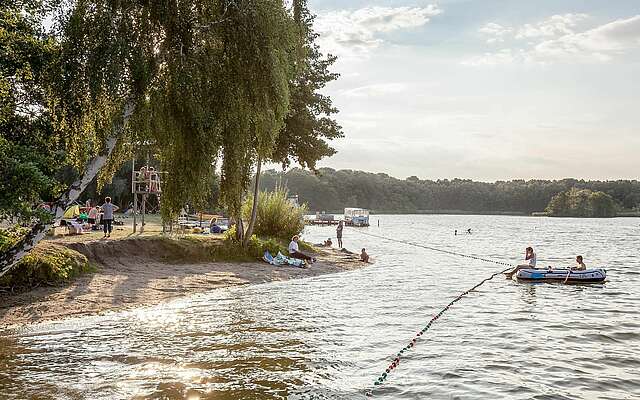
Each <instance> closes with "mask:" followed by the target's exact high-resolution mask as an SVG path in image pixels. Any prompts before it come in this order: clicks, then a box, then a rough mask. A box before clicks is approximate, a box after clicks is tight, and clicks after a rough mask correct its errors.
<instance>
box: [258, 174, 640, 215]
mask: <svg viewBox="0 0 640 400" xmlns="http://www.w3.org/2000/svg"><path fill="white" fill-rule="evenodd" d="M278 184H284V185H286V186H287V187H288V188H289V191H290V193H291V194H296V195H298V196H299V200H300V202H303V203H307V205H308V206H309V210H311V211H327V212H338V211H340V210H343V209H344V208H345V207H362V208H368V209H370V210H372V211H374V212H377V213H477V214H520V215H530V214H532V213H534V212H544V211H545V210H547V209H548V207H549V205H550V202H551V200H552V199H553V198H554V197H555V196H557V195H558V194H560V193H563V192H568V191H570V190H571V189H578V190H582V189H587V190H589V191H593V192H603V193H605V194H607V195H609V196H610V197H611V198H612V199H613V201H614V202H615V205H616V215H640V214H639V213H638V211H640V210H639V208H640V182H639V181H636V180H616V181H585V180H578V179H562V180H540V179H534V180H520V179H516V180H511V181H497V182H492V183H489V182H476V181H473V180H469V179H451V180H449V179H439V180H435V181H434V180H422V179H419V178H417V177H415V176H413V177H409V178H407V179H398V178H394V177H391V176H389V175H387V174H384V173H370V172H363V171H354V170H334V169H331V168H321V169H319V170H318V171H317V172H316V173H315V174H314V173H313V172H309V171H304V170H301V169H291V170H289V171H287V172H279V171H275V170H268V171H265V172H264V173H263V175H262V179H261V187H262V189H263V190H271V189H273V188H275V187H276V185H278ZM556 211H557V209H556ZM555 214H556V215H557V214H558V213H557V212H556V213H555ZM594 216H595V215H594ZM603 216H610V215H603Z"/></svg>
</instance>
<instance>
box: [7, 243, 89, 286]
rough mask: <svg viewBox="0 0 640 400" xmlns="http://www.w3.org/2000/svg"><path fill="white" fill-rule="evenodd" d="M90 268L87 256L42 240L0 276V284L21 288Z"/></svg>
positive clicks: (58, 280) (58, 281)
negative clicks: (10, 269)
mask: <svg viewBox="0 0 640 400" xmlns="http://www.w3.org/2000/svg"><path fill="white" fill-rule="evenodd" d="M91 269H92V268H91V265H90V264H89V260H88V259H87V257H85V256H84V255H82V254H80V253H79V252H77V251H75V250H72V249H69V248H67V247H65V246H61V245H57V244H53V243H42V244H40V245H39V246H38V247H36V248H35V249H33V250H32V251H31V253H29V254H28V255H27V256H25V257H24V258H23V259H22V260H21V261H20V263H19V264H18V265H16V267H15V268H14V269H13V270H12V271H11V272H9V273H8V274H6V275H5V276H3V277H2V278H0V286H2V287H8V288H22V289H28V288H32V287H36V286H42V285H49V286H55V285H60V284H64V283H66V282H69V281H70V280H71V279H73V278H74V277H76V276H78V275H80V274H81V273H83V272H89V271H91Z"/></svg>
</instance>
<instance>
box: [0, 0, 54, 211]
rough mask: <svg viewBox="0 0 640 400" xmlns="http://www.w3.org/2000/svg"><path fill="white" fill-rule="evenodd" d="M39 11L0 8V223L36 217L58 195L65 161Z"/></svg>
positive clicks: (50, 49) (30, 4) (26, 5)
mask: <svg viewBox="0 0 640 400" xmlns="http://www.w3.org/2000/svg"><path fill="white" fill-rule="evenodd" d="M42 11H43V8H42V6H41V4H40V2H38V1H19V2H15V3H13V2H9V3H7V2H2V4H1V5H0V49H2V50H1V53H0V54H1V57H0V219H2V218H8V217H10V218H15V219H18V220H21V221H26V220H30V219H31V218H33V217H39V216H40V217H41V216H42V215H40V214H43V213H38V212H34V210H36V211H37V209H36V208H35V207H36V206H37V205H38V204H39V203H40V202H42V201H43V200H51V199H52V198H53V197H54V196H55V195H56V194H57V192H58V190H59V185H60V183H59V182H58V179H57V173H58V171H59V170H60V167H61V166H63V165H64V157H63V153H62V152H61V151H59V150H58V147H59V145H60V140H59V139H60V138H59V137H58V136H57V135H55V134H54V133H53V130H52V127H51V124H50V120H49V115H48V113H47V108H46V89H45V87H46V82H47V73H48V70H49V68H50V65H51V63H52V60H53V59H54V57H55V54H56V51H57V47H56V43H55V42H54V40H53V39H52V38H51V37H49V36H47V35H46V34H45V33H44V32H42V31H41V29H40V27H39V26H40V25H39V23H40V19H41V18H42ZM40 211H41V210H40ZM43 215H44V214H43Z"/></svg>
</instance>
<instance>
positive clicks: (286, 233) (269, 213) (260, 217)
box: [242, 187, 307, 241]
mask: <svg viewBox="0 0 640 400" xmlns="http://www.w3.org/2000/svg"><path fill="white" fill-rule="evenodd" d="M252 207H253V198H252V197H251V198H249V199H247V200H246V201H245V202H244V204H243V205H242V218H243V219H244V220H249V219H250V218H251V208H252ZM306 212H307V206H306V205H302V206H298V205H297V204H294V203H292V202H291V201H290V200H289V191H288V190H287V189H285V188H282V187H276V188H275V190H274V191H273V192H260V194H259V195H258V210H257V216H256V223H255V226H254V229H253V232H254V233H255V234H256V235H258V236H265V237H275V238H279V239H283V240H287V241H288V240H291V238H292V237H293V236H294V235H299V234H300V233H302V231H303V230H304V215H305V214H306Z"/></svg>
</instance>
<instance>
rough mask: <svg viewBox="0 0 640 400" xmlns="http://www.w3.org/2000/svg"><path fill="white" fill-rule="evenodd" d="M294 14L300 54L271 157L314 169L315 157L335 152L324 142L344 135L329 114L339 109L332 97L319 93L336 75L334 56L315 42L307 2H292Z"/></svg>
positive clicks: (285, 162)
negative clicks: (289, 101) (288, 104)
mask: <svg viewBox="0 0 640 400" xmlns="http://www.w3.org/2000/svg"><path fill="white" fill-rule="evenodd" d="M294 14H295V15H294V18H295V19H296V20H297V22H298V29H299V31H300V39H301V40H300V42H301V43H300V46H299V53H300V54H299V58H298V63H297V65H296V74H295V77H294V78H293V79H292V80H291V81H290V91H291V104H290V109H289V113H288V115H287V118H286V120H285V125H284V129H282V130H281V131H280V132H279V134H278V138H277V143H276V146H275V148H274V152H273V154H272V156H271V157H270V159H271V161H273V162H276V163H280V164H282V166H283V167H285V168H286V167H288V166H289V165H290V164H291V161H295V162H297V163H298V164H300V165H301V166H302V167H303V168H310V169H312V170H314V169H315V168H316V162H317V161H318V160H320V159H322V158H324V157H329V156H332V155H333V154H335V150H334V149H333V148H331V147H330V146H329V144H328V143H327V141H328V140H334V139H338V138H341V137H343V136H344V135H343V133H342V128H341V127H340V126H339V125H338V124H337V122H336V121H335V120H334V119H333V117H332V115H333V114H335V113H337V112H338V110H337V109H336V108H335V107H333V105H332V102H331V98H330V97H329V96H326V95H324V94H322V93H321V90H322V89H323V88H324V87H325V86H326V85H327V84H328V83H330V82H331V81H334V80H336V79H337V78H338V77H339V74H337V73H333V72H331V71H329V68H330V67H331V65H333V63H334V62H335V61H336V57H335V56H332V55H328V56H327V57H324V56H323V54H322V52H321V51H320V48H319V46H318V44H317V43H316V39H317V37H318V34H317V33H315V32H314V31H313V20H314V18H315V17H314V16H313V15H312V14H310V13H309V10H308V8H307V6H306V1H304V0H296V1H295V2H294Z"/></svg>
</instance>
